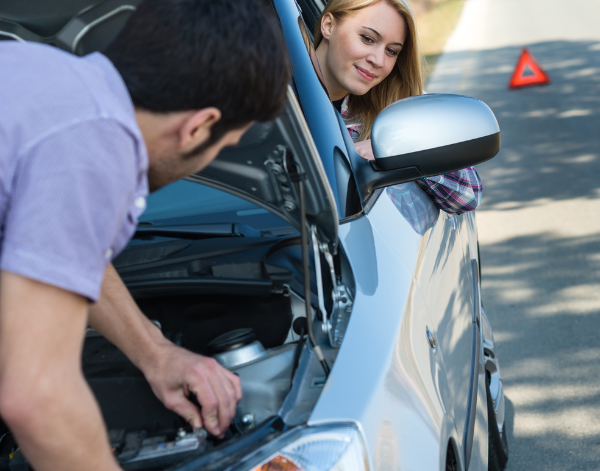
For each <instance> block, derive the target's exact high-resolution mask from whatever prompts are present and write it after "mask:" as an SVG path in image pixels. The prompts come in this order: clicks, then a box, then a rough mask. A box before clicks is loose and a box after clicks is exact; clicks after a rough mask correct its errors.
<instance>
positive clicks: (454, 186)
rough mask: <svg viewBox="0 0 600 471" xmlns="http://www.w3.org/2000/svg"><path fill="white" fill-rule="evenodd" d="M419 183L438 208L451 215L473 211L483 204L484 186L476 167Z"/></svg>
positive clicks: (425, 179)
mask: <svg viewBox="0 0 600 471" xmlns="http://www.w3.org/2000/svg"><path fill="white" fill-rule="evenodd" d="M417 183H418V184H419V186H420V187H421V188H423V190H425V191H426V192H427V194H428V195H429V196H431V199H432V200H433V202H434V203H435V205H436V206H437V207H438V208H440V209H441V210H443V211H445V212H447V213H449V214H462V213H465V212H467V211H473V210H475V209H477V207H478V206H479V203H481V193H482V191H483V185H482V184H481V178H480V177H479V173H477V170H475V168H474V167H469V168H464V169H462V170H459V171H457V172H452V173H447V174H445V175H438V176H436V177H429V178H423V179H422V180H417Z"/></svg>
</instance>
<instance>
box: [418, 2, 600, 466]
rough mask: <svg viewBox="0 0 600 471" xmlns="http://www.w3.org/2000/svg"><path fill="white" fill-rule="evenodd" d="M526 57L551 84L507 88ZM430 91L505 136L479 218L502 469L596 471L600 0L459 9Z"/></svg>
mask: <svg viewBox="0 0 600 471" xmlns="http://www.w3.org/2000/svg"><path fill="white" fill-rule="evenodd" d="M522 47H528V48H529V50H530V51H531V52H532V53H533V54H534V56H535V57H536V58H537V59H538V61H539V62H540V63H541V65H542V66H543V67H544V68H545V69H546V70H547V72H548V73H549V74H550V76H551V78H552V80H553V83H552V84H551V85H549V86H545V87H536V88H530V89H523V90H516V91H509V90H507V82H508V80H509V78H510V75H511V73H512V71H513V69H514V66H515V62H516V60H517V58H518V56H519V53H520V50H521V48H522ZM427 91H428V92H430V93H431V92H445V93H458V94H464V95H470V96H474V97H477V98H479V99H481V100H483V101H485V102H486V103H488V104H489V105H490V106H491V108H492V109H493V110H494V112H495V114H496V116H497V118H498V121H499V123H500V128H501V130H502V150H501V152H500V154H498V156H497V157H496V158H494V159H493V160H492V161H490V162H487V163H485V164H482V165H481V166H480V167H479V170H480V173H481V175H482V178H483V182H484V199H483V204H482V207H481V208H480V209H479V210H478V211H477V221H478V226H479V239H480V243H481V256H482V266H483V273H482V277H483V299H484V304H485V307H486V311H487V313H488V316H489V317H490V320H491V322H492V325H493V327H494V329H495V334H496V341H497V344H498V350H499V355H500V359H501V362H502V363H501V367H502V370H501V371H502V375H503V379H504V386H505V392H506V396H507V401H508V402H507V408H508V417H507V427H508V433H509V446H510V459H509V465H508V467H507V470H508V471H516V470H527V471H538V470H539V471H542V470H543V471H553V470H556V471H565V470H600V1H599V0H568V1H566V0H467V3H466V5H465V9H464V11H463V15H462V18H461V20H460V22H459V25H458V27H457V30H456V31H455V33H454V35H453V36H452V37H451V38H450V40H449V42H448V44H447V46H446V51H445V54H444V55H443V56H442V58H441V59H440V61H439V62H438V65H437V67H436V70H435V71H434V74H433V76H432V79H431V80H430V83H429V84H428V87H427Z"/></svg>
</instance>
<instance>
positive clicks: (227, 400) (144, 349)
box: [89, 265, 242, 436]
mask: <svg viewBox="0 0 600 471" xmlns="http://www.w3.org/2000/svg"><path fill="white" fill-rule="evenodd" d="M89 324H90V325H91V326H92V327H93V328H95V329H96V330H97V331H98V332H100V333H101V334H102V335H104V336H105V337H106V338H107V339H108V340H110V341H111V342H112V343H113V344H115V345H116V346H117V347H118V348H119V349H120V350H121V351H122V352H123V353H125V355H127V357H129V359H130V360H131V361H132V362H133V363H134V364H135V365H136V366H137V367H138V368H139V369H140V370H142V372H143V373H144V376H145V377H146V379H147V380H148V383H150V386H151V387H152V390H153V391H154V393H155V394H156V396H157V397H158V398H159V399H160V400H161V401H162V402H163V404H164V405H165V406H166V407H167V408H169V409H171V410H172V411H174V412H176V413H177V414H179V415H180V416H182V417H183V418H184V419H186V420H187V421H188V422H189V423H190V424H192V425H193V426H195V427H201V426H204V427H206V429H207V430H208V431H209V432H210V433H212V434H213V435H215V436H223V435H224V433H225V431H226V430H227V427H228V426H229V423H230V422H231V420H232V419H233V417H234V416H235V412H236V404H237V402H238V401H239V400H240V399H241V398H242V388H241V385H240V380H239V378H238V377H237V376H235V375H234V374H233V373H231V372H230V371H227V370H226V369H225V368H223V367H222V366H221V365H219V364H218V363H217V362H216V360H214V359H213V358H207V357H203V356H201V355H197V354H195V353H192V352H189V351H187V350H185V349H183V348H180V347H178V346H176V345H175V344H173V343H172V342H170V341H169V340H167V339H166V338H165V337H164V336H163V335H162V332H161V331H160V330H159V329H157V328H156V326H155V325H154V324H152V322H150V321H149V320H148V318H147V317H146V316H145V315H144V314H143V313H142V312H141V311H140V310H139V308H138V307H137V305H136V304H135V301H134V300H133V298H132V297H131V295H130V294H129V291H128V290H127V288H126V287H125V285H124V283H123V281H122V280H121V278H120V277H119V275H118V273H117V272H116V270H115V269H114V268H113V267H112V265H110V266H108V267H107V269H106V271H105V273H104V283H103V284H102V293H101V295H100V301H99V302H98V303H97V304H96V305H95V306H92V307H91V308H90V316H89ZM191 393H193V394H194V395H195V396H196V398H197V400H198V402H199V403H200V405H201V406H202V410H201V411H200V410H199V409H198V408H197V407H196V405H194V404H193V402H190V401H189V400H188V399H187V397H188V396H189V395H190V394H191Z"/></svg>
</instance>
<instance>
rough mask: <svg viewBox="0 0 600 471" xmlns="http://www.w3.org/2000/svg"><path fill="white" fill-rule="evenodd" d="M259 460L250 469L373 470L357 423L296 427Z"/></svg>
mask: <svg viewBox="0 0 600 471" xmlns="http://www.w3.org/2000/svg"><path fill="white" fill-rule="evenodd" d="M255 460H256V461H255ZM255 460H253V461H254V462H255V463H256V464H255V465H254V466H252V467H249V468H246V469H248V471H368V470H369V462H368V459H367V453H366V450H365V445H364V443H363V439H362V436H361V434H360V433H359V431H358V429H357V428H356V427H355V426H353V425H336V426H319V427H306V428H303V429H300V430H294V431H292V432H291V433H289V434H286V435H284V436H282V437H280V439H278V440H276V441H274V442H272V443H270V444H269V445H268V446H267V447H265V448H263V449H262V450H261V451H260V452H259V453H258V454H257V455H255Z"/></svg>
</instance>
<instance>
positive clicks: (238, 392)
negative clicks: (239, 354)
mask: <svg viewBox="0 0 600 471" xmlns="http://www.w3.org/2000/svg"><path fill="white" fill-rule="evenodd" d="M225 372H226V373H227V378H228V379H229V381H230V382H231V384H232V386H233V389H234V390H235V402H236V403H237V402H240V401H241V400H242V382H241V381H240V377H239V376H238V375H236V374H234V373H232V372H231V371H229V370H225Z"/></svg>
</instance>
